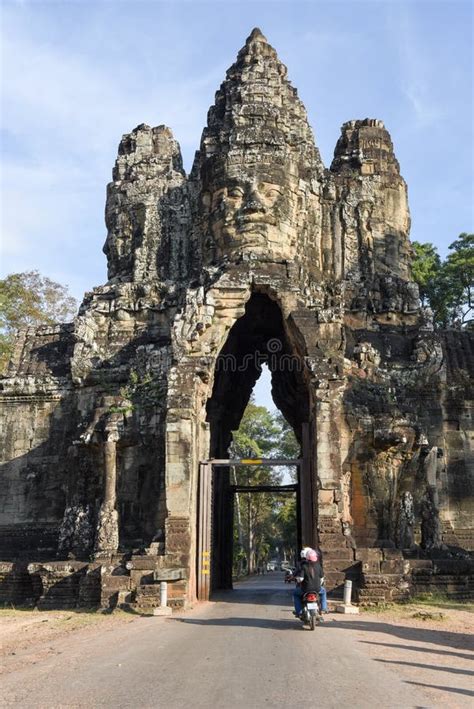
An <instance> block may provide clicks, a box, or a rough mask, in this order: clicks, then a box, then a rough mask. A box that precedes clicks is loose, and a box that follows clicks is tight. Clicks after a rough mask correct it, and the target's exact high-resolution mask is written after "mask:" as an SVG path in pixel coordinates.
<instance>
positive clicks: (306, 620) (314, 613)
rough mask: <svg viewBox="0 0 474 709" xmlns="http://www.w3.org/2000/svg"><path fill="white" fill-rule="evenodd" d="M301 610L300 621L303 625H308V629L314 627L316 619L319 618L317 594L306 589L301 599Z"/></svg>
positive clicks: (319, 609)
mask: <svg viewBox="0 0 474 709" xmlns="http://www.w3.org/2000/svg"><path fill="white" fill-rule="evenodd" d="M301 602H302V605H303V610H302V612H301V616H300V619H301V622H302V623H303V625H306V624H307V625H309V628H310V630H314V629H315V627H316V620H318V621H319V620H321V604H320V601H319V594H318V593H315V592H314V591H308V592H307V593H304V594H303V598H302V599H301Z"/></svg>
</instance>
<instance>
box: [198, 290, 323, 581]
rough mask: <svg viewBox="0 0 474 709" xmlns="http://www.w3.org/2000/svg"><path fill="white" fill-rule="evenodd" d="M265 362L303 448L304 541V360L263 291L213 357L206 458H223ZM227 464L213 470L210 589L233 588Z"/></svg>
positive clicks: (307, 497)
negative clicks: (216, 356) (214, 360)
mask: <svg viewBox="0 0 474 709" xmlns="http://www.w3.org/2000/svg"><path fill="white" fill-rule="evenodd" d="M263 363H266V364H267V366H268V368H269V369H270V372H271V375H272V396H273V399H274V401H275V404H276V405H277V407H278V408H279V409H280V411H281V412H282V414H283V415H284V416H285V418H286V419H287V421H288V422H289V423H290V424H291V426H292V428H293V430H294V432H295V435H296V438H297V440H298V441H299V443H300V444H301V446H302V449H306V450H305V453H306V455H303V461H304V462H303V463H302V465H301V466H298V469H299V477H300V480H299V483H300V484H299V490H300V491H302V495H303V496H304V500H302V499H301V495H300V496H299V497H300V499H298V507H299V518H300V519H301V522H302V531H301V532H300V536H301V534H302V536H303V538H304V539H305V541H306V540H307V542H308V543H312V542H313V541H314V538H315V535H316V524H315V517H316V510H317V491H316V489H315V486H314V485H313V479H314V476H313V475H312V471H311V465H310V456H309V447H310V446H309V444H310V442H309V430H310V427H309V425H308V422H309V420H310V415H311V405H310V388H309V386H308V383H307V379H306V378H305V371H304V369H305V362H304V359H303V358H302V357H301V355H300V354H299V353H298V351H297V348H296V345H295V343H294V342H292V340H291V337H290V335H289V333H288V329H287V328H286V327H285V323H284V320H283V316H282V311H281V309H280V307H279V305H278V304H277V302H276V301H275V300H272V298H270V296H269V295H267V294H266V293H264V292H253V293H252V295H251V297H250V299H249V300H248V301H247V303H246V306H245V312H244V314H243V315H242V316H241V317H240V318H239V319H238V320H237V321H236V322H235V323H234V325H233V327H232V328H231V329H230V331H229V334H228V337H227V339H226V342H225V344H224V346H223V347H222V349H221V352H220V354H219V356H218V358H217V360H216V365H215V374H214V385H213V389H212V394H211V396H210V398H209V399H208V401H207V421H208V423H209V426H210V446H209V453H210V458H228V457H229V446H230V444H231V441H232V431H235V430H236V429H237V428H238V427H239V424H240V420H241V418H242V415H243V413H244V410H245V407H246V406H247V403H248V401H249V399H250V395H251V392H252V390H253V387H254V385H255V383H256V381H257V379H258V378H259V376H260V374H261V366H262V364H263ZM229 486H230V482H229V469H228V468H227V469H224V468H222V467H221V468H219V469H218V470H215V471H213V473H212V493H213V494H212V523H211V527H212V533H211V534H212V539H211V576H212V582H211V587H212V589H218V588H231V587H232V517H233V513H232V495H231V494H229Z"/></svg>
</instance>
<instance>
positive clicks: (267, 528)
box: [232, 400, 299, 573]
mask: <svg viewBox="0 0 474 709" xmlns="http://www.w3.org/2000/svg"><path fill="white" fill-rule="evenodd" d="M233 437H234V443H233V455H235V457H238V458H247V457H253V458H258V457H267V458H276V457H292V458H294V457H297V456H298V453H299V446H298V444H297V442H296V439H295V437H294V434H293V431H292V430H291V427H290V426H289V425H288V424H287V422H286V421H285V420H284V419H283V417H282V416H281V415H280V414H277V415H273V414H271V413H270V412H269V411H268V409H266V408H265V407H264V406H257V405H256V404H255V403H254V401H253V400H251V401H250V402H249V404H248V406H247V408H246V410H245V412H244V415H243V417H242V421H241V423H240V427H239V429H238V431H235V432H234V434H233ZM296 450H297V451H298V453H296V454H295V451H296ZM283 474H284V473H283V469H282V468H280V467H274V468H272V467H270V466H258V465H256V466H236V468H235V470H234V471H233V473H232V476H233V479H232V483H233V484H237V485H244V486H257V485H279V484H280V483H281V481H282V478H283ZM291 497H292V498H293V499H292V500H290V502H293V517H292V518H291V505H290V507H288V510H286V508H285V505H286V503H287V502H288V496H282V495H281V494H273V493H266V492H265V493H264V492H259V493H240V494H236V500H235V502H236V504H235V511H236V514H235V525H234V569H235V571H236V572H237V573H241V572H242V570H243V564H244V562H245V565H246V569H247V572H248V573H252V572H253V571H254V570H255V568H256V566H257V565H263V564H265V563H266V561H267V560H268V557H269V554H270V553H271V550H272V549H275V547H276V546H278V547H279V548H283V546H284V545H283V544H282V543H281V541H280V540H282V539H286V538H288V539H289V540H290V541H289V542H288V544H290V545H291V543H292V540H293V539H295V540H296V505H295V504H294V495H292V496H291ZM284 508H285V509H284ZM285 525H286V526H285ZM291 527H293V530H292V532H291V534H290V533H289V532H288V531H287V529H289V528H291ZM285 535H287V536H285ZM294 543H295V544H296V541H295V542H294ZM285 548H286V547H285Z"/></svg>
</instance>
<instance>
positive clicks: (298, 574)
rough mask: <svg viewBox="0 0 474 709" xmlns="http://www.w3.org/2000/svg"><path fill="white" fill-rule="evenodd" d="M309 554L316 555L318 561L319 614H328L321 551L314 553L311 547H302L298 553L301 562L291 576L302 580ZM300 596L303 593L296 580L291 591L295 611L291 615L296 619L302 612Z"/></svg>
mask: <svg viewBox="0 0 474 709" xmlns="http://www.w3.org/2000/svg"><path fill="white" fill-rule="evenodd" d="M310 552H313V553H314V554H316V559H315V561H319V566H320V568H321V581H320V585H319V590H318V593H319V599H320V602H321V613H327V612H328V601H327V594H326V588H325V587H324V572H323V568H322V553H321V551H320V550H319V549H318V551H315V550H314V549H311V547H303V549H302V550H301V552H300V558H301V561H300V563H299V565H298V567H297V568H296V570H295V572H294V574H293V576H294V577H295V578H296V579H298V578H299V579H301V580H302V579H303V578H304V568H305V565H306V564H307V561H308V555H309V553H310ZM302 596H303V591H302V587H301V581H300V582H298V580H297V585H296V588H295V590H294V591H293V603H294V606H295V610H294V611H293V615H295V616H297V617H299V616H300V614H301V611H302V605H301V598H302ZM321 620H322V619H321Z"/></svg>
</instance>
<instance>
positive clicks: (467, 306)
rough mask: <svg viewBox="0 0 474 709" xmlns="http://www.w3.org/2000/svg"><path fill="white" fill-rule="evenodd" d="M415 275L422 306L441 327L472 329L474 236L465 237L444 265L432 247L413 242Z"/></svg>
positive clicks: (451, 246)
mask: <svg viewBox="0 0 474 709" xmlns="http://www.w3.org/2000/svg"><path fill="white" fill-rule="evenodd" d="M413 249H414V251H415V258H414V260H413V263H412V273H413V277H414V279H415V281H416V282H417V283H418V286H419V289H420V298H421V302H422V305H424V306H425V305H429V306H430V308H431V309H432V310H433V314H434V321H435V324H436V325H437V326H438V327H472V322H473V320H472V315H473V306H474V303H473V297H474V293H473V284H474V234H467V233H464V232H463V233H462V234H460V235H459V237H458V238H457V239H456V241H454V242H453V243H452V244H451V245H450V247H449V250H450V252H451V253H449V254H448V256H447V258H446V259H445V261H441V259H440V257H439V255H438V252H437V250H436V247H435V246H433V244H429V243H428V244H420V243H419V242H417V241H415V242H413Z"/></svg>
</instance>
